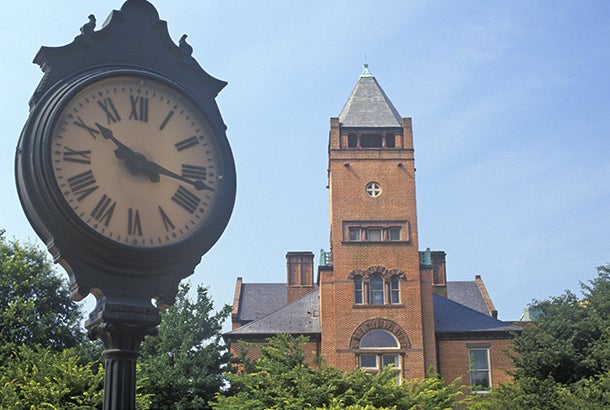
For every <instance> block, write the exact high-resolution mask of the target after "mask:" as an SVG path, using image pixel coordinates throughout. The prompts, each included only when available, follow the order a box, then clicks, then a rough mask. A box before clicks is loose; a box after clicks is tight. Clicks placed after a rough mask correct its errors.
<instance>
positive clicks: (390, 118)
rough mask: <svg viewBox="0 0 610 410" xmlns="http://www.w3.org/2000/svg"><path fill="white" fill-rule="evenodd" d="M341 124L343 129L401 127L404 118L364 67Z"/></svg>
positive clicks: (341, 117)
mask: <svg viewBox="0 0 610 410" xmlns="http://www.w3.org/2000/svg"><path fill="white" fill-rule="evenodd" d="M339 122H340V123H341V126H343V127H367V128H368V127H401V126H402V118H401V116H400V114H399V113H398V111H397V110H396V108H395V107H394V105H393V104H392V102H391V101H390V99H389V98H388V96H387V95H386V94H385V93H384V92H383V89H382V88H381V86H380V85H379V83H378V82H377V80H376V79H375V77H374V76H373V74H371V72H370V71H369V67H368V64H365V65H364V69H363V70H362V74H360V77H359V78H358V82H357V83H356V86H355V87H354V90H353V91H352V94H351V95H350V96H349V99H348V100H347V102H346V103H345V106H344V107H343V110H341V114H339Z"/></svg>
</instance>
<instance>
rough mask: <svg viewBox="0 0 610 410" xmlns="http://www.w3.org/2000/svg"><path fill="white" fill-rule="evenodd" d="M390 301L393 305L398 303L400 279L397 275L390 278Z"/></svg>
mask: <svg viewBox="0 0 610 410" xmlns="http://www.w3.org/2000/svg"><path fill="white" fill-rule="evenodd" d="M390 303H391V304H393V305H396V304H398V303H400V280H399V279H398V276H392V279H390Z"/></svg>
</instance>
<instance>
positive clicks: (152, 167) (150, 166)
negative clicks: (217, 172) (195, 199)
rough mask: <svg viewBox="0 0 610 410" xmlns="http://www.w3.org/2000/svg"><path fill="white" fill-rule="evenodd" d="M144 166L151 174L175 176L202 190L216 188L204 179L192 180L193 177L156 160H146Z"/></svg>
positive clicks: (174, 177)
mask: <svg viewBox="0 0 610 410" xmlns="http://www.w3.org/2000/svg"><path fill="white" fill-rule="evenodd" d="M144 168H145V169H146V170H147V171H148V172H150V173H151V174H161V175H165V176H167V177H170V178H173V179H177V180H178V181H182V182H186V183H187V184H190V185H192V186H194V187H195V189H197V190H198V191H202V190H206V191H214V188H212V187H211V186H209V185H207V184H205V183H204V182H203V181H200V180H192V179H189V178H186V177H183V176H182V175H178V174H176V173H175V172H172V171H170V170H169V169H167V168H165V167H162V166H161V165H159V164H157V163H156V162H153V161H150V160H147V161H146V164H145V165H144Z"/></svg>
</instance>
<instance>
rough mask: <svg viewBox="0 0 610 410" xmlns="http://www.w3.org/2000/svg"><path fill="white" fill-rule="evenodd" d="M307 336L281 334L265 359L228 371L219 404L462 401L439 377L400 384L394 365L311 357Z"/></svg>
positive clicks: (264, 351) (390, 405) (289, 407)
mask: <svg viewBox="0 0 610 410" xmlns="http://www.w3.org/2000/svg"><path fill="white" fill-rule="evenodd" d="M305 343H306V338H305V337H303V336H301V337H297V338H295V337H292V336H290V335H285V334H284V335H277V336H275V337H273V338H271V339H269V344H268V345H266V346H262V347H261V348H260V358H259V359H257V360H255V361H254V362H251V363H246V365H245V366H243V367H238V368H236V369H235V372H234V373H232V374H230V375H228V379H229V381H230V384H231V387H230V389H229V390H228V391H226V392H224V393H223V394H219V395H218V396H217V400H216V402H215V403H214V405H213V407H214V408H215V409H222V410H238V409H239V410H241V409H252V410H254V409H256V410H258V409H278V410H279V409H282V410H302V409H307V408H309V409H333V410H338V409H350V410H372V409H410V408H420V409H444V408H450V407H452V405H453V404H455V403H456V401H457V399H458V397H460V395H461V393H460V391H459V389H458V387H457V385H456V384H455V383H454V384H450V385H446V384H445V383H444V381H443V380H441V379H440V378H439V377H437V376H430V377H428V378H426V379H423V380H410V381H404V382H403V383H402V384H398V383H397V380H396V372H395V371H394V369H392V368H391V367H388V368H386V369H385V370H384V371H382V372H381V373H379V374H377V375H370V374H368V373H366V372H364V371H362V370H353V371H351V372H348V373H343V372H341V371H340V370H338V369H336V368H333V367H330V366H326V365H324V364H323V363H317V365H315V366H314V365H310V364H309V363H308V362H307V361H306V360H305V357H306V355H305V350H304V348H305Z"/></svg>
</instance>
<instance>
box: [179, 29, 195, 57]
mask: <svg viewBox="0 0 610 410" xmlns="http://www.w3.org/2000/svg"><path fill="white" fill-rule="evenodd" d="M187 37H188V36H187V35H186V34H183V35H182V37H180V41H179V42H178V46H179V47H180V51H182V54H184V56H185V57H190V56H191V54H193V47H191V45H190V44H189V43H187V42H186V38H187Z"/></svg>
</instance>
